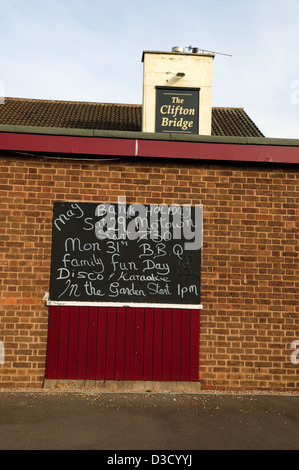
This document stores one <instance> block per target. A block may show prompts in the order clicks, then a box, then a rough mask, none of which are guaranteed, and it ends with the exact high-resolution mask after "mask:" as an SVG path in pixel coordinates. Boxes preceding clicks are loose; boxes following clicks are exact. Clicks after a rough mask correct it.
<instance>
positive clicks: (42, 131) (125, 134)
mask: <svg viewBox="0 0 299 470" xmlns="http://www.w3.org/2000/svg"><path fill="white" fill-rule="evenodd" d="M4 132H5V133H14V134H36V135H55V136H70V137H103V138H105V137H106V138H113V139H138V140H160V141H175V142H199V143H214V144H217V143H219V144H225V143H226V144H237V145H242V144H243V145H246V144H247V145H271V146H282V147H284V146H288V147H299V139H286V138H276V137H275V138H274V137H273V138H272V137H238V136H215V135H213V136H212V135H184V136H183V135H182V134H176V133H168V134H164V133H163V134H162V133H151V132H139V131H136V132H133V131H132V132H130V131H107V130H99V129H77V128H74V129H70V128H60V127H37V126H19V125H8V124H0V134H1V133H4Z"/></svg>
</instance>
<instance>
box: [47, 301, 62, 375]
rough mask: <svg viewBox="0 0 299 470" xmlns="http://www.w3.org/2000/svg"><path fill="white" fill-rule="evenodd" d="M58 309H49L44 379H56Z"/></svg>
mask: <svg viewBox="0 0 299 470" xmlns="http://www.w3.org/2000/svg"><path fill="white" fill-rule="evenodd" d="M59 326H60V307H50V308H49V321H48V342H47V363H46V374H45V377H46V379H56V378H57V364H58V345H59Z"/></svg>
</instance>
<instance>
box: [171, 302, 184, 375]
mask: <svg viewBox="0 0 299 470" xmlns="http://www.w3.org/2000/svg"><path fill="white" fill-rule="evenodd" d="M181 332H182V311H181V310H180V309H177V308H176V309H174V310H173V312H172V357H171V360H172V367H171V372H172V376H171V378H172V380H174V381H180V380H181V342H182V338H181V336H182V335H181Z"/></svg>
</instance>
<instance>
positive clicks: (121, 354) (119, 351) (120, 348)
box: [114, 307, 126, 380]
mask: <svg viewBox="0 0 299 470" xmlns="http://www.w3.org/2000/svg"><path fill="white" fill-rule="evenodd" d="M116 319H117V321H116V343H115V376H114V378H115V380H124V378H125V337H126V308H124V307H122V308H117V309H116Z"/></svg>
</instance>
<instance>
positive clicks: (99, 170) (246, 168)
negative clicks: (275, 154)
mask: <svg viewBox="0 0 299 470" xmlns="http://www.w3.org/2000/svg"><path fill="white" fill-rule="evenodd" d="M298 191H299V188H298V168H297V167H295V166H293V165H283V164H271V163H268V164H241V163H229V162H226V163H224V162H223V163H221V164H218V163H211V162H204V161H198V162H194V161H193V162H192V163H190V162H186V161H179V160H176V161H174V162H171V161H169V160H167V161H166V162H165V161H161V160H154V159H150V160H146V159H142V160H136V159H135V160H129V159H110V160H109V159H107V160H101V161H95V160H90V161H88V160H80V161H79V160H75V159H74V160H67V159H51V158H42V157H32V156H22V155H17V154H15V155H13V154H5V153H2V154H1V156H0V209H1V212H0V219H1V225H0V234H1V237H0V246H1V251H0V258H1V263H0V272H1V278H0V309H1V316H0V341H3V342H4V344H5V364H4V365H0V387H2V388H16V387H27V388H40V387H42V386H43V379H44V373H45V359H46V347H47V331H48V330H47V329H48V314H47V307H46V306H45V301H44V300H43V296H44V294H45V292H47V291H48V290H49V271H50V254H51V223H52V205H53V202H54V201H57V200H71V201H82V202H83V201H85V202H88V201H92V202H102V201H110V202H117V199H118V196H121V195H125V196H126V198H127V202H128V203H133V202H139V203H147V204H150V203H157V204H161V203H164V204H169V205H170V204H174V203H176V204H186V203H188V204H203V206H204V247H203V263H202V303H203V307H204V308H203V310H202V311H201V331H200V381H201V384H202V388H203V389H205V388H206V389H225V390H244V389H248V390H251V389H255V390H293V391H295V390H297V391H298V389H299V364H298V365H295V364H292V363H291V353H292V351H293V350H292V349H291V343H292V341H293V340H296V339H299V320H298V307H297V305H298V304H297V290H298Z"/></svg>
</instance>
